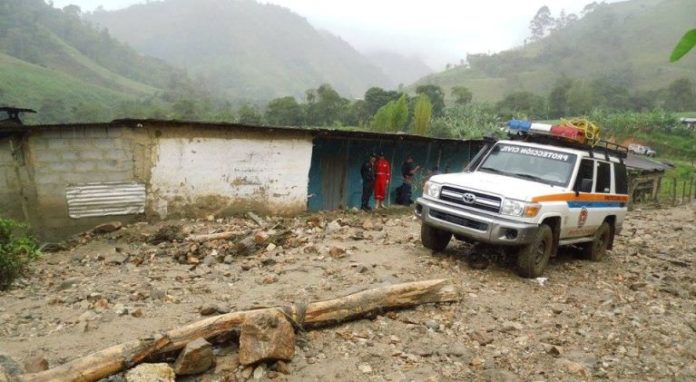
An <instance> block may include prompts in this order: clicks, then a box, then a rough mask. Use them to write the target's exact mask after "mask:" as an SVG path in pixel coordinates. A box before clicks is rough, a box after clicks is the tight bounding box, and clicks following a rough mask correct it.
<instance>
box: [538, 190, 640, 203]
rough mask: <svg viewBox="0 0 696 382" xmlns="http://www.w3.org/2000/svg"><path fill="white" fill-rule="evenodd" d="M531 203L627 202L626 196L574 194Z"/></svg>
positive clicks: (541, 198) (548, 197)
mask: <svg viewBox="0 0 696 382" xmlns="http://www.w3.org/2000/svg"><path fill="white" fill-rule="evenodd" d="M532 201H533V202H574V201H583V202H585V201H591V202H624V203H627V202H628V195H617V194H580V195H578V196H575V193H574V192H568V193H564V194H554V195H542V196H537V197H534V198H532Z"/></svg>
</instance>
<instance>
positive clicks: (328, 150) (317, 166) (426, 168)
mask: <svg viewBox="0 0 696 382" xmlns="http://www.w3.org/2000/svg"><path fill="white" fill-rule="evenodd" d="M472 144H473V145H474V147H473V148H474V150H472V151H470V148H471V147H472ZM477 147H478V146H477V143H475V142H474V143H471V142H467V141H462V142H442V141H403V140H401V139H399V138H396V139H393V140H378V139H364V138H358V139H347V138H331V137H317V138H315V140H314V150H313V152H312V165H311V169H310V173H309V199H308V200H309V201H308V209H309V210H310V211H319V210H323V209H333V208H352V207H360V202H361V196H362V179H361V177H360V167H361V166H362V164H363V163H364V162H365V161H366V160H367V158H368V157H369V155H370V153H378V152H380V151H383V152H384V154H385V157H386V158H387V160H389V161H390V163H391V166H392V180H391V183H390V185H389V198H390V199H391V202H392V203H393V202H394V201H395V198H396V189H397V188H398V187H399V186H401V184H402V182H403V177H402V175H401V165H402V164H403V163H404V161H405V160H406V156H407V155H408V154H411V155H413V157H414V160H415V163H416V164H417V165H420V166H421V170H420V171H419V172H418V173H417V174H416V176H415V177H414V180H413V197H414V199H415V198H417V197H418V196H420V195H421V193H422V187H423V183H425V181H426V180H427V177H428V175H429V174H430V172H431V170H432V169H433V168H434V167H435V166H438V165H439V168H440V172H441V173H444V172H445V169H448V170H449V172H459V171H461V170H462V169H463V168H464V166H466V164H467V163H468V162H469V160H470V159H471V158H472V157H473V156H474V155H475V154H476V151H477ZM341 158H345V159H344V160H342V164H343V165H344V166H345V167H344V169H342V170H341V169H339V168H338V166H339V164H338V162H341ZM327 161H329V162H331V165H330V166H327V164H326V163H323V162H327ZM342 172H343V173H345V175H344V179H340V177H339V175H340V174H341V173H342ZM337 186H340V187H337ZM338 188H340V189H341V191H340V193H339V192H338V191H337V190H338ZM371 205H374V199H372V200H371Z"/></svg>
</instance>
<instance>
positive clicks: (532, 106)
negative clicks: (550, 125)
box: [496, 91, 546, 118]
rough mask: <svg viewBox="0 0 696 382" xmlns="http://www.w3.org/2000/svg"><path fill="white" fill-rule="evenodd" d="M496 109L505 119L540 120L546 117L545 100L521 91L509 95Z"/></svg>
mask: <svg viewBox="0 0 696 382" xmlns="http://www.w3.org/2000/svg"><path fill="white" fill-rule="evenodd" d="M496 107H497V108H498V110H499V113H500V114H501V115H502V116H503V117H504V118H538V117H544V116H545V110H546V103H545V101H544V98H543V97H541V96H538V95H536V94H534V93H530V92H526V91H521V92H514V93H510V94H508V95H507V96H506V97H505V98H503V100H502V101H500V102H498V104H497V105H496Z"/></svg>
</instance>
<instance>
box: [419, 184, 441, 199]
mask: <svg viewBox="0 0 696 382" xmlns="http://www.w3.org/2000/svg"><path fill="white" fill-rule="evenodd" d="M440 189H442V185H441V184H437V183H433V182H430V181H428V182H425V186H424V187H423V193H424V194H425V195H427V196H429V197H431V198H439V197H440Z"/></svg>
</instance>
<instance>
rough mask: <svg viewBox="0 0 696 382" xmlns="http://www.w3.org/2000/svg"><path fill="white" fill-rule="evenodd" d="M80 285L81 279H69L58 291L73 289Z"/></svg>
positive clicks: (62, 283)
mask: <svg viewBox="0 0 696 382" xmlns="http://www.w3.org/2000/svg"><path fill="white" fill-rule="evenodd" d="M79 283H80V279H79V278H77V277H74V278H71V279H67V280H65V281H63V282H61V283H60V285H58V290H66V289H70V288H72V287H73V286H74V285H77V284H79Z"/></svg>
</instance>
